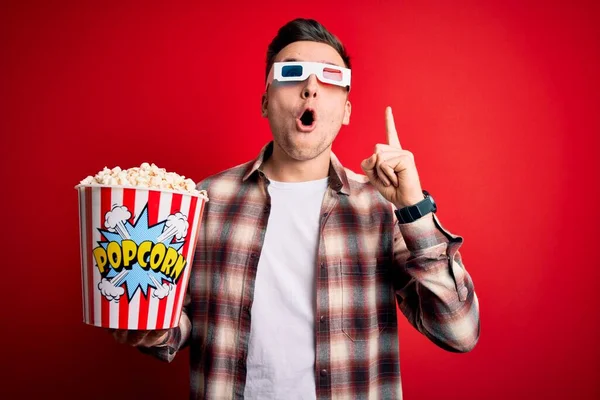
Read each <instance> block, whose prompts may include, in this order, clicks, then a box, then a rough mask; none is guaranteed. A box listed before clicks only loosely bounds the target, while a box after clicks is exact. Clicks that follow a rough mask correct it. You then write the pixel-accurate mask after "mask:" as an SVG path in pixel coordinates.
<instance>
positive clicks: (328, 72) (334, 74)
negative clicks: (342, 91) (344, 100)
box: [323, 67, 344, 82]
mask: <svg viewBox="0 0 600 400" xmlns="http://www.w3.org/2000/svg"><path fill="white" fill-rule="evenodd" d="M323 77H324V78H325V79H329V80H332V81H338V82H341V81H342V79H343V77H344V74H343V72H342V70H339V69H336V68H328V67H326V68H323Z"/></svg>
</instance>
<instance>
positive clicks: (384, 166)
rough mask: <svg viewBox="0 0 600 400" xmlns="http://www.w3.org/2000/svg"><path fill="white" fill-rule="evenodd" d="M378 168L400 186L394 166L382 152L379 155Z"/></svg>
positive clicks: (394, 183)
mask: <svg viewBox="0 0 600 400" xmlns="http://www.w3.org/2000/svg"><path fill="white" fill-rule="evenodd" d="M377 170H378V171H380V172H381V173H382V174H383V175H384V176H385V177H386V178H387V179H388V180H389V182H390V184H393V185H394V186H395V187H398V177H397V176H396V172H395V171H394V168H392V167H391V166H390V165H389V164H388V163H387V162H386V160H385V158H383V157H382V154H378V155H377Z"/></svg>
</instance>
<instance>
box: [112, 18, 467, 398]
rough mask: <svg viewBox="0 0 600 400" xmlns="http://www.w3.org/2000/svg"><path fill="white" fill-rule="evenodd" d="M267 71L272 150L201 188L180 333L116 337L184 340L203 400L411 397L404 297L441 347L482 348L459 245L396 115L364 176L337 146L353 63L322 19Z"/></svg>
mask: <svg viewBox="0 0 600 400" xmlns="http://www.w3.org/2000/svg"><path fill="white" fill-rule="evenodd" d="M266 74H267V75H266V76H267V79H266V89H265V93H264V94H263V96H262V114H263V116H264V117H266V118H268V119H269V124H270V127H271V131H272V134H273V141H272V142H271V143H269V144H268V145H266V146H265V147H264V148H263V150H262V151H261V153H260V155H259V156H258V157H257V158H256V159H255V160H253V161H250V162H248V163H245V164H243V165H240V166H237V167H235V168H232V169H229V170H227V171H224V172H221V173H219V174H217V175H215V176H212V177H210V178H207V179H205V180H204V181H203V182H201V183H200V184H199V185H198V186H199V189H206V190H208V194H209V197H210V202H209V203H208V204H207V208H206V210H205V217H204V221H203V223H202V228H201V232H200V238H199V242H198V246H197V250H196V255H195V260H194V266H193V268H192V277H191V280H190V287H189V290H188V296H187V299H186V306H185V312H184V313H183V315H182V318H181V321H180V323H179V327H178V328H175V329H172V330H168V331H154V332H126V331H125V332H123V331H121V332H116V333H115V336H116V337H117V339H118V340H119V341H121V342H126V343H129V344H132V345H135V346H138V347H139V348H140V350H142V351H144V352H148V353H151V354H153V355H155V356H157V357H159V358H160V359H163V360H166V361H170V360H172V359H173V357H174V356H175V354H176V352H177V351H178V350H180V349H181V348H182V347H184V346H186V345H189V346H190V358H191V377H190V380H191V397H192V398H194V399H197V398H210V399H226V398H227V399H228V398H249V399H310V398H313V399H314V398H319V399H328V398H347V399H359V398H384V399H398V398H401V397H402V392H401V380H400V371H399V363H398V362H399V360H398V332H397V320H396V301H397V302H398V304H399V306H400V309H401V310H402V312H403V314H404V315H405V316H406V318H407V319H408V320H409V321H410V323H411V324H412V325H413V326H414V327H415V328H416V329H418V330H419V331H420V332H422V333H423V334H424V335H426V336H427V337H428V338H429V339H430V340H431V341H433V342H434V343H436V344H437V345H439V346H441V347H442V348H444V349H447V350H450V351H457V352H466V351H469V350H471V349H472V348H473V346H474V345H475V343H476V342H477V339H478V336H479V312H478V303H477V298H476V296H475V292H474V289H473V283H472V281H471V278H470V276H469V274H468V273H467V272H466V271H465V269H464V266H463V264H462V261H461V257H460V253H459V252H458V248H459V247H460V245H461V243H462V239H461V238H460V237H458V236H454V235H452V234H451V233H449V232H448V231H446V230H445V229H443V228H442V226H441V225H440V223H439V221H438V220H437V218H436V217H435V216H434V214H433V211H435V203H433V200H432V198H431V196H429V195H428V194H427V193H426V192H423V190H422V188H421V184H420V182H419V177H418V174H417V170H416V167H415V162H414V159H413V156H412V154H411V153H410V152H409V151H407V150H404V149H403V148H402V146H401V144H400V141H399V139H398V135H397V133H396V130H395V128H394V121H393V117H392V113H391V109H389V108H388V109H386V114H385V118H386V126H387V144H377V145H376V146H375V152H374V154H373V155H372V156H370V157H368V158H367V159H365V160H364V161H363V162H362V168H363V170H364V172H365V174H366V176H365V175H358V174H355V173H353V172H352V171H350V170H348V169H345V168H344V167H343V166H342V165H341V164H340V162H339V161H338V159H337V158H336V157H335V155H334V154H333V153H332V152H331V145H332V143H333V141H334V139H335V137H336V136H337V134H338V132H339V130H340V128H341V126H342V125H347V124H348V123H349V121H350V113H351V104H350V102H349V100H348V94H349V90H350V86H351V85H350V60H349V57H348V56H347V54H346V51H345V49H344V47H343V45H342V44H341V43H340V42H339V41H338V39H337V38H336V37H334V36H333V35H332V34H330V33H329V32H328V31H327V30H326V29H325V28H324V27H323V26H322V25H321V24H319V23H318V22H316V21H314V20H306V19H297V20H294V21H291V22H289V23H288V24H286V25H285V26H284V27H282V28H281V29H280V30H279V32H278V34H277V36H276V37H275V39H274V40H273V42H272V43H271V44H270V46H269V49H268V53H267V69H266ZM382 136H383V132H382ZM424 193H425V194H424Z"/></svg>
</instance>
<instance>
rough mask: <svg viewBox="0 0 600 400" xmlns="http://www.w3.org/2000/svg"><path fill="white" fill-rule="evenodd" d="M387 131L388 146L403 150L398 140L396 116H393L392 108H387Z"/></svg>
mask: <svg viewBox="0 0 600 400" xmlns="http://www.w3.org/2000/svg"><path fill="white" fill-rule="evenodd" d="M385 131H386V134H387V142H388V144H389V145H390V146H392V147H397V148H399V149H401V148H402V146H401V145H400V139H399V138H398V132H396V125H395V124H394V116H393V115H392V107H386V109H385Z"/></svg>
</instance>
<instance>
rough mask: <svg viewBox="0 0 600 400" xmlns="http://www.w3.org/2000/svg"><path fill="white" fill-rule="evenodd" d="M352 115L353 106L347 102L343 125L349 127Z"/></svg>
mask: <svg viewBox="0 0 600 400" xmlns="http://www.w3.org/2000/svg"><path fill="white" fill-rule="evenodd" d="M351 113H352V104H350V100H346V105H345V107H344V119H343V120H342V125H348V124H349V123H350V114H351Z"/></svg>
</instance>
